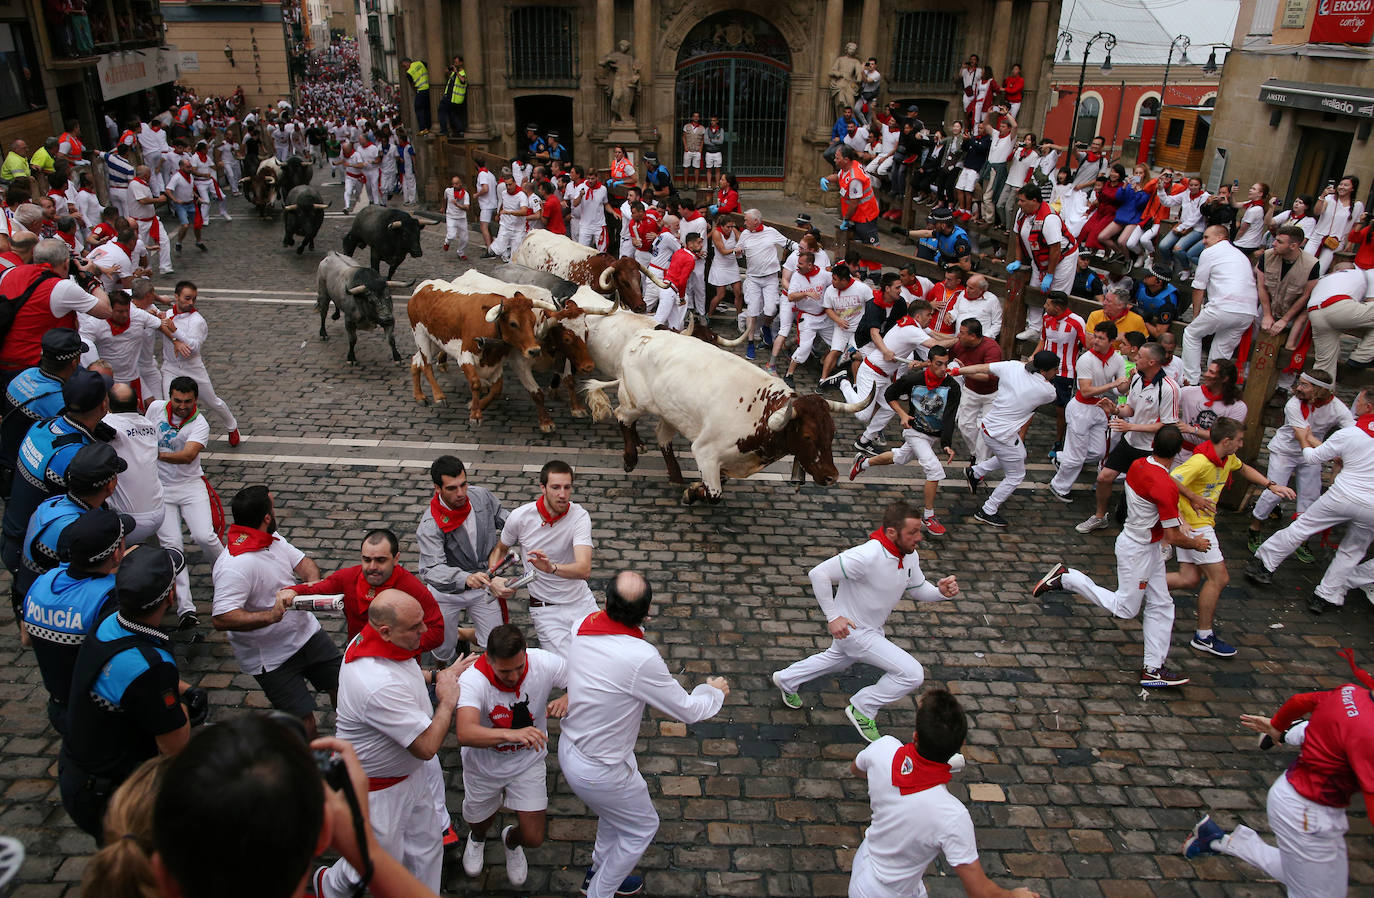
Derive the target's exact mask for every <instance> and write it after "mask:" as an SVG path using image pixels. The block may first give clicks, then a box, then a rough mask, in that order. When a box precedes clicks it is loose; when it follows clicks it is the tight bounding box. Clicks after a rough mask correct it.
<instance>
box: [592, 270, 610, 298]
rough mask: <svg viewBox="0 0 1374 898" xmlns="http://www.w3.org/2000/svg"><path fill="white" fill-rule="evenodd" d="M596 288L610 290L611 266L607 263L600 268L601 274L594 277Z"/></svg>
mask: <svg viewBox="0 0 1374 898" xmlns="http://www.w3.org/2000/svg"><path fill="white" fill-rule="evenodd" d="M596 286H597V289H598V290H606V291H608V292H609V291H610V289H611V266H609V265H607V266H606V267H605V268H603V269H601V276H600V277H598V278H597V279H596Z"/></svg>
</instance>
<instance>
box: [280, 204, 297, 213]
mask: <svg viewBox="0 0 1374 898" xmlns="http://www.w3.org/2000/svg"><path fill="white" fill-rule="evenodd" d="M282 209H283V211H286V212H295V211H296V204H295V203H292V204H291V205H289V206H282Z"/></svg>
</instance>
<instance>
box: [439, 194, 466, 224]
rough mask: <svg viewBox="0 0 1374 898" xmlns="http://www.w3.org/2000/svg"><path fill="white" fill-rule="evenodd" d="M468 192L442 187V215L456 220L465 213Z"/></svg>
mask: <svg viewBox="0 0 1374 898" xmlns="http://www.w3.org/2000/svg"><path fill="white" fill-rule="evenodd" d="M469 205H470V203H469V201H468V192H467V191H466V190H457V191H455V190H454V189H453V188H452V187H445V188H444V215H445V216H447V217H448V218H450V219H452V220H454V221H457V220H459V219H461V218H463V216H464V215H465V214H466V213H467V210H468V206H469Z"/></svg>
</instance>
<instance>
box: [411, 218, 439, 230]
mask: <svg viewBox="0 0 1374 898" xmlns="http://www.w3.org/2000/svg"><path fill="white" fill-rule="evenodd" d="M415 224H416V225H418V226H419V228H420V230H422V231H423V230H424V229H425V228H427V227H429V226H430V225H432V224H436V222H432V221H419V220H417V221H416V222H415Z"/></svg>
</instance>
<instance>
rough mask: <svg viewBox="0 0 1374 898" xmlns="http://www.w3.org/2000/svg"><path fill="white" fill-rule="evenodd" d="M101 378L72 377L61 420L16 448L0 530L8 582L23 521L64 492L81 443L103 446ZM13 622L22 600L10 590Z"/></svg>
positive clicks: (85, 373) (90, 374) (106, 433)
mask: <svg viewBox="0 0 1374 898" xmlns="http://www.w3.org/2000/svg"><path fill="white" fill-rule="evenodd" d="M108 389H109V387H108V385H107V384H106V382H105V378H104V377H102V376H101V375H99V374H96V373H95V372H94V371H90V370H87V369H84V368H83V369H81V370H79V371H76V372H74V373H73V374H72V376H71V377H69V378H68V379H67V381H66V383H64V384H63V385H62V398H63V400H64V402H65V405H64V409H63V412H62V414H61V415H60V416H59V417H56V418H53V419H51V420H48V421H41V422H39V423H38V424H35V425H33V427H32V428H30V430H29V433H28V436H26V437H24V441H23V442H22V443H20V445H19V463H18V466H17V468H16V471H15V473H16V476H15V478H14V486H13V488H12V489H11V491H10V499H9V502H8V503H7V504H6V505H5V517H4V521H3V524H2V525H0V530H3V533H0V559H3V561H4V563H5V569H6V570H8V571H9V572H10V575H11V576H14V575H16V574H17V572H18V570H19V559H20V549H21V548H22V545H23V541H24V533H25V531H26V530H28V526H29V518H31V517H33V513H34V511H36V510H37V509H38V505H39V503H41V502H42V501H43V500H44V499H47V498H49V497H52V496H56V495H60V494H61V493H65V492H66V491H67V466H68V465H69V464H70V463H71V460H72V458H73V457H74V456H75V455H76V453H77V451H78V450H80V449H81V447H82V446H84V445H86V444H87V443H97V442H102V443H103V442H106V441H108V439H109V437H110V436H112V435H113V432H112V431H111V430H110V427H109V425H107V424H104V423H102V422H101V419H102V418H104V417H105V413H106V412H107V411H108V410H109V400H108V398H107V396H106V391H107V390H108ZM10 598H11V601H12V602H13V604H14V610H15V615H14V616H15V620H18V619H19V617H20V614H19V611H20V605H21V603H22V601H23V598H24V596H23V594H22V593H19V592H18V591H17V590H16V589H14V587H11V594H10Z"/></svg>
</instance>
